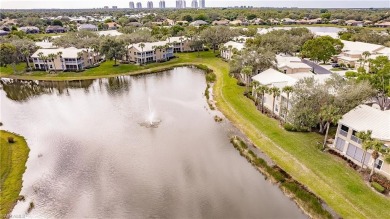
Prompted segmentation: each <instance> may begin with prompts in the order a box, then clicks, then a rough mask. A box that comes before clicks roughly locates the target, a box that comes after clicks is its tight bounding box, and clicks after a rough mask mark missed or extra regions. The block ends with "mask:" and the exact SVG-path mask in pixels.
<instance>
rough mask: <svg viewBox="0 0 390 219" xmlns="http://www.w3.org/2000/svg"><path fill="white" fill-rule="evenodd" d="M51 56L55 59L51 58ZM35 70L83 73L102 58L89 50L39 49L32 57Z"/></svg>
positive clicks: (71, 48)
mask: <svg viewBox="0 0 390 219" xmlns="http://www.w3.org/2000/svg"><path fill="white" fill-rule="evenodd" d="M51 55H54V57H52V58H50V56H51ZM31 58H32V60H33V67H34V69H37V70H38V69H39V70H48V71H81V70H84V69H85V68H88V67H91V66H93V65H95V64H96V63H97V62H98V61H99V59H100V57H99V56H98V55H97V54H96V53H95V52H93V51H92V50H89V49H77V48H74V47H69V48H53V49H38V50H37V51H36V52H35V53H34V54H33V55H32V56H31Z"/></svg>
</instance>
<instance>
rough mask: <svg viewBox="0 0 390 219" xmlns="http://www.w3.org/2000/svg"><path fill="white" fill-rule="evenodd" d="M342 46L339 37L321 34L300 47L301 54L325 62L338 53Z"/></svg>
mask: <svg viewBox="0 0 390 219" xmlns="http://www.w3.org/2000/svg"><path fill="white" fill-rule="evenodd" d="M343 47H344V44H343V43H342V42H341V41H340V40H339V39H333V38H332V37H330V36H321V37H316V38H314V39H312V40H309V41H307V42H306V43H305V44H304V45H303V47H302V51H301V55H302V57H305V58H310V59H312V60H314V61H322V62H323V63H326V62H327V61H329V59H330V58H331V57H332V56H334V55H337V54H339V53H340V52H341V49H342V48H343Z"/></svg>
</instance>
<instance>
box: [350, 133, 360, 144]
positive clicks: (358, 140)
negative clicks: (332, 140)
mask: <svg viewBox="0 0 390 219" xmlns="http://www.w3.org/2000/svg"><path fill="white" fill-rule="evenodd" d="M351 140H352V141H354V142H356V143H358V144H361V143H362V141H361V140H360V138H358V137H356V136H354V135H351Z"/></svg>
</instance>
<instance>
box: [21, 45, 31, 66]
mask: <svg viewBox="0 0 390 219" xmlns="http://www.w3.org/2000/svg"><path fill="white" fill-rule="evenodd" d="M22 54H23V56H24V57H25V58H26V63H27V68H28V69H30V50H29V49H28V48H23V49H22Z"/></svg>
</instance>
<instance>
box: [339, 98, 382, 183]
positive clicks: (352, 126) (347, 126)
mask: <svg viewBox="0 0 390 219" xmlns="http://www.w3.org/2000/svg"><path fill="white" fill-rule="evenodd" d="M368 130H371V131H372V134H371V137H372V138H374V139H378V140H380V141H382V142H383V143H384V145H383V147H384V148H389V146H390V110H387V111H381V110H379V109H376V108H374V107H371V106H368V105H360V106H358V107H356V108H355V109H353V110H351V111H350V112H348V113H347V114H345V115H344V116H343V117H342V119H341V120H340V121H339V123H338V127H337V132H336V136H335V141H334V143H333V145H332V147H333V148H334V149H335V150H336V151H338V152H339V153H340V154H342V155H344V156H346V157H347V158H349V159H350V160H352V161H353V162H354V163H356V164H358V165H362V164H363V163H364V165H365V166H366V167H367V168H369V169H372V168H375V171H376V172H379V173H381V174H383V175H384V176H386V177H387V178H389V179H390V164H388V163H386V162H385V161H384V158H383V157H382V156H379V158H378V159H376V160H374V159H373V158H372V156H371V153H372V151H371V150H368V151H364V149H363V148H362V141H361V139H359V138H358V137H357V136H356V133H358V132H360V131H368Z"/></svg>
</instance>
